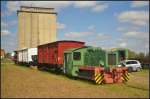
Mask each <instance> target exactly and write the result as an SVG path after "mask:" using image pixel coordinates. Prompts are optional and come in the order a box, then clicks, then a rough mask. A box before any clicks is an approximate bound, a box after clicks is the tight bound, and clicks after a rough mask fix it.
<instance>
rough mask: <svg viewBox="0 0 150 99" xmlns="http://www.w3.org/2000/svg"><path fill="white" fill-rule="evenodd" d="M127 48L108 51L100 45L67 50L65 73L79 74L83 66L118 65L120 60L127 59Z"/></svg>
mask: <svg viewBox="0 0 150 99" xmlns="http://www.w3.org/2000/svg"><path fill="white" fill-rule="evenodd" d="M127 56H128V53H127V50H126V49H116V50H111V51H106V50H103V49H101V48H98V47H82V48H75V49H70V50H67V51H65V53H64V69H63V70H64V73H65V74H67V75H70V76H74V77H76V76H78V73H79V68H80V67H81V66H82V67H83V66H85V67H86V66H91V67H92V66H93V67H104V68H106V67H108V68H109V67H111V66H116V65H117V64H118V63H119V62H120V60H122V59H127Z"/></svg>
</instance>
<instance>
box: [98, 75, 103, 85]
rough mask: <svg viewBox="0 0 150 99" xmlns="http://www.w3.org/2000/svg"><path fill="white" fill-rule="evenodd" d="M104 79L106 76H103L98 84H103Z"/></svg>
mask: <svg viewBox="0 0 150 99" xmlns="http://www.w3.org/2000/svg"><path fill="white" fill-rule="evenodd" d="M103 79H104V75H103V76H102V78H101V80H100V81H99V82H98V84H101V83H102V81H103Z"/></svg>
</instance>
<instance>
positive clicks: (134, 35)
mask: <svg viewBox="0 0 150 99" xmlns="http://www.w3.org/2000/svg"><path fill="white" fill-rule="evenodd" d="M123 36H125V37H127V38H133V39H140V40H148V39H149V35H148V33H146V32H137V31H130V32H126V33H124V35H123Z"/></svg>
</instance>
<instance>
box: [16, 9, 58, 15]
mask: <svg viewBox="0 0 150 99" xmlns="http://www.w3.org/2000/svg"><path fill="white" fill-rule="evenodd" d="M19 12H27V13H44V14H56V15H57V13H56V12H40V11H37V12H34V11H21V10H17V15H18V13H19Z"/></svg>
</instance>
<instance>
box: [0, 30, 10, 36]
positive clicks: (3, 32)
mask: <svg viewBox="0 0 150 99" xmlns="http://www.w3.org/2000/svg"><path fill="white" fill-rule="evenodd" d="M9 34H11V33H10V31H8V30H2V31H1V36H7V35H9Z"/></svg>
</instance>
